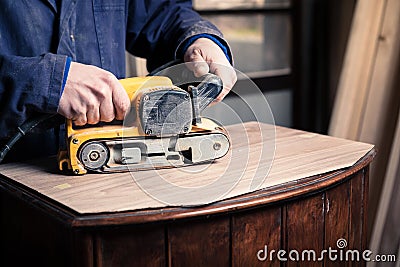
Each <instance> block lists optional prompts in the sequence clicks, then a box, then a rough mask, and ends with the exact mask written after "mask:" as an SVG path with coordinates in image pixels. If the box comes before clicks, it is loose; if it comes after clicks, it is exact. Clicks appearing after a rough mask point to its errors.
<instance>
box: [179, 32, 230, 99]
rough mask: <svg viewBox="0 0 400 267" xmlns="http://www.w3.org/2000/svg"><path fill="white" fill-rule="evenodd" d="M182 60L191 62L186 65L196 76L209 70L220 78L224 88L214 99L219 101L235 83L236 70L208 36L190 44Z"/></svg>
mask: <svg viewBox="0 0 400 267" xmlns="http://www.w3.org/2000/svg"><path fill="white" fill-rule="evenodd" d="M184 61H185V62H187V63H191V64H187V66H188V68H189V69H190V70H192V71H193V73H194V75H195V76H196V77H200V76H203V75H205V74H207V73H208V72H211V73H214V74H215V75H218V76H219V77H220V78H221V79H222V82H223V85H224V89H223V90H222V92H221V94H220V95H219V96H218V97H217V99H216V101H221V100H222V99H223V98H224V97H225V96H226V95H227V94H228V93H229V91H230V90H231V89H232V87H233V85H235V83H236V80H237V76H236V72H235V70H234V69H233V67H232V66H231V64H230V63H229V61H228V59H227V58H226V56H225V54H224V52H223V51H222V50H221V48H220V47H219V46H218V45H217V44H215V43H214V42H213V41H212V40H210V39H208V38H199V39H197V40H196V41H195V42H194V43H193V44H192V45H190V46H189V48H188V49H187V50H186V52H185V55H184Z"/></svg>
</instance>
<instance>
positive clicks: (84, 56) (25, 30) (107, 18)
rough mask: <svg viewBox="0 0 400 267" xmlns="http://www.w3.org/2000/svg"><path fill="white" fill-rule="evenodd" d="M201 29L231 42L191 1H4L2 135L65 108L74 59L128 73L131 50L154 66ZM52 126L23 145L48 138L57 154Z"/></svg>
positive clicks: (0, 7) (0, 9)
mask: <svg viewBox="0 0 400 267" xmlns="http://www.w3.org/2000/svg"><path fill="white" fill-rule="evenodd" d="M201 33H206V34H209V35H210V36H213V37H214V38H217V39H218V41H220V42H221V43H222V44H223V45H224V46H226V47H228V45H227V43H226V42H225V40H224V39H223V38H222V35H221V33H220V32H219V31H218V29H217V28H216V27H215V26H214V25H212V24H211V23H210V22H208V21H205V20H203V19H202V18H201V17H200V16H199V15H198V14H197V13H196V12H194V11H193V10H192V3H191V1H183V0H181V1H167V0H157V1H148V0H136V1H134V0H29V1H16V0H2V1H0V140H1V139H2V138H5V137H7V136H9V135H11V134H12V133H13V131H14V130H15V128H16V127H17V126H18V125H20V124H21V123H23V122H24V121H25V120H26V119H27V118H29V117H31V116H35V115H37V113H56V112H57V108H58V103H59V100H60V96H61V92H62V84H63V77H64V74H65V73H64V71H65V66H66V62H67V57H70V58H72V60H73V61H77V62H81V63H85V64H91V65H95V66H98V67H101V68H103V69H106V70H108V71H110V72H112V73H113V74H115V75H116V77H117V78H123V77H124V76H125V51H128V52H130V53H132V54H133V55H136V56H139V57H144V58H147V60H148V69H149V70H152V69H154V68H156V67H157V66H160V65H161V64H164V63H166V62H168V61H170V60H173V59H176V58H180V57H182V53H183V52H184V51H182V50H183V49H181V48H182V47H183V46H185V42H187V40H189V39H190V38H191V37H193V36H195V35H198V34H201ZM228 54H229V56H231V55H230V51H229V50H228ZM52 131H53V130H51V131H50V132H47V133H46V134H43V133H39V135H40V137H38V136H31V138H29V137H26V138H25V141H22V142H21V144H20V147H22V148H24V151H25V152H26V151H31V150H35V147H32V149H29V148H27V146H31V145H32V143H36V144H33V145H36V147H37V144H38V143H40V142H44V143H46V145H47V146H48V147H50V148H53V151H51V152H49V153H55V151H56V150H57V148H58V143H57V140H56V139H57V138H56V135H55V134H54V133H52ZM51 135H52V136H51ZM41 140H42V141H41ZM16 150H17V151H16V153H17V154H18V149H16ZM39 150H42V151H40V152H43V153H42V154H48V153H44V151H45V150H51V149H49V148H43V149H39Z"/></svg>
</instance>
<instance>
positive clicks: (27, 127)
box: [0, 114, 56, 163]
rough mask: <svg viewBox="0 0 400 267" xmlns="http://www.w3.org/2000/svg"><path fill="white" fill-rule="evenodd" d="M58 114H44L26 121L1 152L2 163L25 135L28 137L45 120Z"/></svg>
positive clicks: (0, 159) (0, 160)
mask: <svg viewBox="0 0 400 267" xmlns="http://www.w3.org/2000/svg"><path fill="white" fill-rule="evenodd" d="M55 115H56V114H44V115H40V116H37V117H35V118H32V119H28V120H27V121H25V122H24V123H23V124H21V125H20V126H19V127H17V133H16V134H15V135H13V136H12V137H11V138H10V139H9V140H8V142H7V143H6V144H5V145H4V146H3V148H2V149H1V150H0V163H1V162H2V161H3V160H4V158H5V156H6V155H7V153H8V151H10V150H11V148H12V147H13V146H14V144H15V143H16V142H17V141H18V140H19V139H21V137H23V136H24V135H26V134H27V133H28V132H30V131H31V130H32V129H33V128H35V127H36V126H38V125H39V124H40V123H42V122H43V121H45V120H48V119H50V118H51V117H53V116H55Z"/></svg>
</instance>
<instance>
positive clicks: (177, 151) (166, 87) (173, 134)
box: [58, 74, 230, 174]
mask: <svg viewBox="0 0 400 267" xmlns="http://www.w3.org/2000/svg"><path fill="white" fill-rule="evenodd" d="M120 82H121V84H122V86H123V87H124V88H125V90H126V92H127V93H128V96H129V98H130V99H131V103H132V105H131V111H130V112H129V113H128V115H127V116H126V118H125V120H124V121H123V122H114V123H102V124H97V125H94V126H93V125H92V126H84V127H77V126H75V125H74V124H73V122H72V121H71V120H67V122H66V143H67V144H66V150H62V151H60V152H59V155H58V163H59V168H60V170H67V171H70V172H71V171H72V172H73V173H74V174H85V173H87V171H94V172H103V173H107V172H122V171H128V170H130V171H136V170H146V169H154V168H165V167H179V166H185V165H192V164H198V163H203V162H209V161H212V160H215V159H218V158H221V157H223V156H225V155H226V154H227V152H228V150H229V147H230V142H229V139H228V137H227V135H226V133H225V131H224V129H223V128H222V127H220V126H219V125H217V124H216V123H215V122H214V121H212V120H211V119H208V118H202V117H201V112H202V111H203V110H204V109H205V108H206V107H207V106H208V105H209V104H210V103H211V102H212V101H213V100H214V99H215V98H216V97H217V96H218V95H219V93H220V92H221V90H222V81H221V79H220V78H219V77H218V76H216V75H213V74H207V75H206V76H204V77H203V79H202V80H201V81H200V82H198V83H197V84H191V85H185V86H184V87H186V88H182V87H183V86H180V87H178V86H175V85H174V84H173V83H172V81H171V79H170V78H168V77H165V76H149V77H134V78H127V79H122V80H120Z"/></svg>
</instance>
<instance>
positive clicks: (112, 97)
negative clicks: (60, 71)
mask: <svg viewBox="0 0 400 267" xmlns="http://www.w3.org/2000/svg"><path fill="white" fill-rule="evenodd" d="M129 105H130V100H129V97H128V95H127V93H126V92H125V90H124V88H123V87H122V85H121V84H120V83H119V81H118V79H117V78H116V77H115V76H114V75H113V74H112V73H110V72H108V71H105V70H103V69H100V68H97V67H95V66H91V65H84V64H80V63H76V62H72V63H71V66H70V69H69V73H68V78H67V82H66V84H65V87H64V92H63V94H62V95H61V99H60V103H59V106H58V113H60V114H61V115H63V116H64V117H66V118H67V119H71V120H73V122H74V123H75V124H76V125H85V124H87V123H89V124H96V123H98V122H100V121H104V122H110V121H112V120H113V119H117V120H123V119H124V117H125V115H126V113H127V111H128V109H129Z"/></svg>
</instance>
